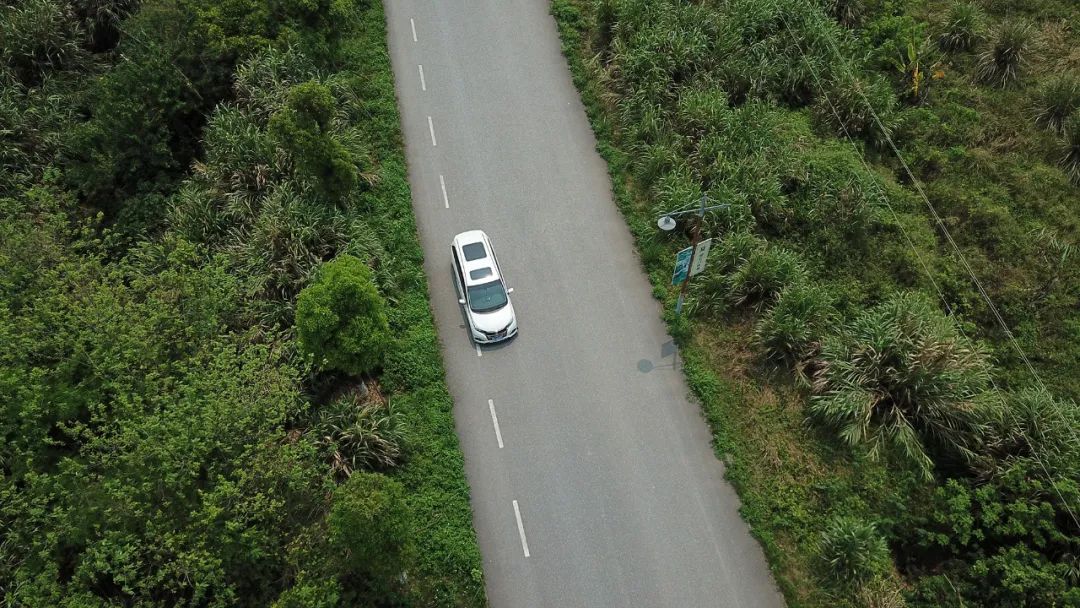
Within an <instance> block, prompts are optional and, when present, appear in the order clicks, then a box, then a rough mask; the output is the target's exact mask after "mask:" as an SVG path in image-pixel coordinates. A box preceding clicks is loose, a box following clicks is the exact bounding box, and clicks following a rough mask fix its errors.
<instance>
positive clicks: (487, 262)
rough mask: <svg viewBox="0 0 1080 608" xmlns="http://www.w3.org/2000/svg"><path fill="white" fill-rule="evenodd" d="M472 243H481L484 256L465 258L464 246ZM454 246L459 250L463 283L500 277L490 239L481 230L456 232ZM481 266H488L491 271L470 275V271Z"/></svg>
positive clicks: (485, 281)
mask: <svg viewBox="0 0 1080 608" xmlns="http://www.w3.org/2000/svg"><path fill="white" fill-rule="evenodd" d="M473 243H481V244H483V246H484V257H482V258H478V259H475V260H472V261H469V260H466V259H465V255H464V247H465V246H466V245H471V244H473ZM454 248H455V249H457V250H458V252H459V256H458V257H459V261H460V263H461V271H462V273H463V274H464V275H465V276H464V277H462V278H463V279H464V280H465V285H467V286H469V285H479V284H481V283H490V282H491V281H494V280H496V279H500V278H501V277H500V275H499V267H498V266H497V265H496V264H495V259H494V257H493V256H494V252H493V250H492V247H491V240H490V239H489V238H488V236H487V235H486V234H484V231H483V230H468V231H466V232H462V233H460V234H458V235H457V236H455V237H454ZM483 268H490V269H491V273H490V274H487V275H484V276H482V277H480V278H477V279H474V278H472V276H470V275H471V273H472V271H474V270H480V269H483Z"/></svg>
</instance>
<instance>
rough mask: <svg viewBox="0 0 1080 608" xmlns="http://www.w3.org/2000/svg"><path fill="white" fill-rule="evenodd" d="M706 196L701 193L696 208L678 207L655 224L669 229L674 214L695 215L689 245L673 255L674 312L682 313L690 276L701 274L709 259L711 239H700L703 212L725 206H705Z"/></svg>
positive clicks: (671, 225)
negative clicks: (675, 290) (676, 294)
mask: <svg viewBox="0 0 1080 608" xmlns="http://www.w3.org/2000/svg"><path fill="white" fill-rule="evenodd" d="M708 200H709V199H708V197H707V196H706V195H705V194H704V193H702V195H701V202H700V204H699V206H698V208H697V209H694V210H690V209H680V210H677V211H671V212H669V213H666V214H664V215H663V216H662V217H661V218H660V219H659V221H658V222H657V225H658V226H659V227H660V229H661V230H664V231H669V230H673V229H674V228H675V225H676V224H675V220H674V219H673V218H674V217H675V216H679V215H684V214H690V213H693V214H694V215H696V216H697V217H695V218H694V224H693V236H692V237H691V239H690V246H689V247H687V248H686V249H683V250H682V251H680V252H679V253H678V254H677V255H676V256H675V272H673V273H672V275H671V284H672V285H675V286H680V287H679V299H678V301H677V302H676V303H675V314H676V316H677V315H680V314H682V306H683V300H685V299H686V287H687V285H689V284H690V277H692V276H694V275H697V274H701V272H702V271H704V270H705V264H706V262H707V261H708V259H709V249H710V248H711V247H712V239H705V240H704V241H702V240H701V221H702V219H703V218H704V217H705V212H706V211H708V210H710V209H720V208H723V207H727V205H726V204H720V205H713V206H711V207H707V206H706V203H707V202H708Z"/></svg>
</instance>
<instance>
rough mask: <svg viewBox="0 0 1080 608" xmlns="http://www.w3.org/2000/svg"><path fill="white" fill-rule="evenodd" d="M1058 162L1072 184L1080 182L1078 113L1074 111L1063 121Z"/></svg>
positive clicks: (1079, 114)
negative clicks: (1063, 127)
mask: <svg viewBox="0 0 1080 608" xmlns="http://www.w3.org/2000/svg"><path fill="white" fill-rule="evenodd" d="M1058 164H1060V165H1061V168H1062V169H1063V170H1064V171H1065V174H1066V175H1068V176H1069V179H1070V180H1072V182H1073V183H1074V184H1080V113H1074V114H1073V115H1072V116H1071V117H1069V120H1067V121H1066V122H1065V129H1064V134H1063V135H1062V139H1061V160H1059V161H1058Z"/></svg>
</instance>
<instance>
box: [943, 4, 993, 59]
mask: <svg viewBox="0 0 1080 608" xmlns="http://www.w3.org/2000/svg"><path fill="white" fill-rule="evenodd" d="M985 29H986V17H985V16H984V15H983V13H982V10H981V9H979V7H978V6H976V5H974V4H972V3H971V2H954V3H953V4H952V5H951V6H949V14H948V16H947V17H946V19H945V23H944V26H943V30H944V31H943V32H942V33H941V35H940V36H939V37H938V44H939V45H940V46H941V48H942V49H943V50H945V51H967V50H970V49H971V48H972V47H974V46H975V45H976V44H977V43H978V42H979V41H980V40H982V38H983V32H984V31H985Z"/></svg>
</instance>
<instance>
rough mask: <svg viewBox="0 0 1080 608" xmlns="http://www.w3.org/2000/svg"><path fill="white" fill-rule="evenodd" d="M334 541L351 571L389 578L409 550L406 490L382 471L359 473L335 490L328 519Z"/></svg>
mask: <svg viewBox="0 0 1080 608" xmlns="http://www.w3.org/2000/svg"><path fill="white" fill-rule="evenodd" d="M327 523H328V524H329V536H330V543H331V545H332V546H333V547H334V549H336V550H337V551H338V552H339V555H340V559H341V561H342V562H344V564H345V565H346V567H347V568H348V570H350V571H352V572H355V573H357V574H361V575H369V576H373V577H376V578H377V579H382V581H381V582H383V584H386V582H387V581H386V579H388V578H390V577H392V576H394V575H396V574H397V573H398V572H400V570H401V567H402V564H403V563H404V557H405V556H406V554H407V552H408V549H409V547H408V541H409V534H410V530H409V516H408V511H407V510H406V507H405V488H404V487H402V485H401V484H400V483H398V482H397V481H395V480H393V479H391V478H389V477H387V476H385V475H383V474H381V473H365V472H357V473H354V474H353V475H352V476H351V477H349V479H348V481H346V482H345V483H343V484H342V485H340V486H338V488H337V489H336V490H334V500H333V506H332V507H331V508H330V515H329V517H328V518H327Z"/></svg>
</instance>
